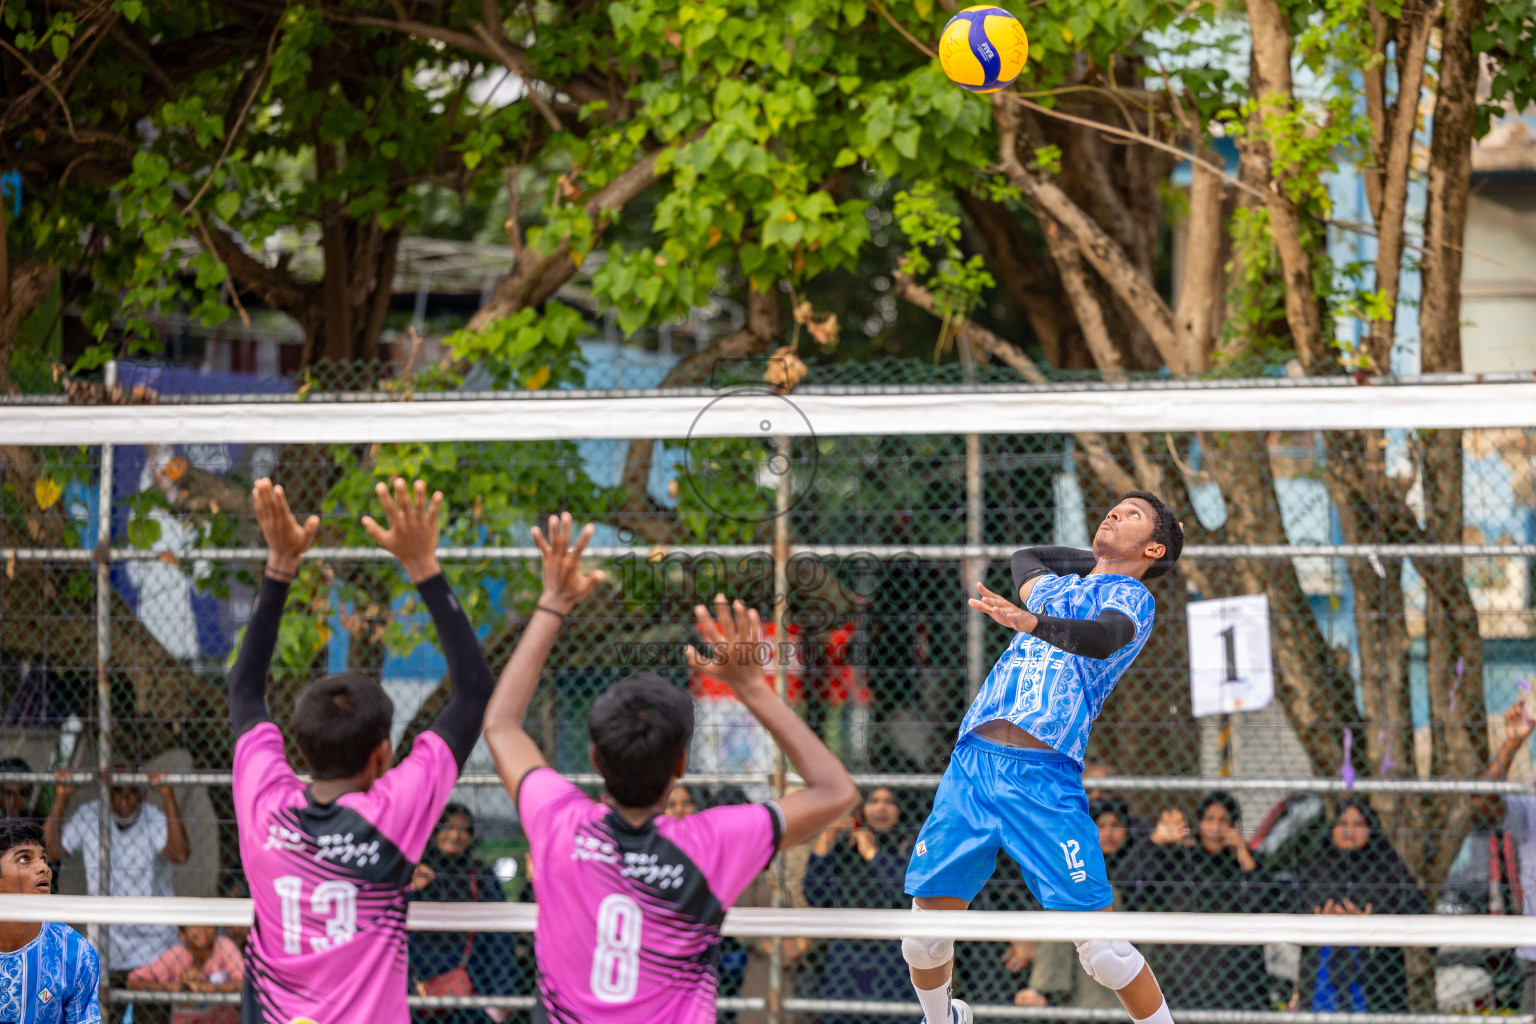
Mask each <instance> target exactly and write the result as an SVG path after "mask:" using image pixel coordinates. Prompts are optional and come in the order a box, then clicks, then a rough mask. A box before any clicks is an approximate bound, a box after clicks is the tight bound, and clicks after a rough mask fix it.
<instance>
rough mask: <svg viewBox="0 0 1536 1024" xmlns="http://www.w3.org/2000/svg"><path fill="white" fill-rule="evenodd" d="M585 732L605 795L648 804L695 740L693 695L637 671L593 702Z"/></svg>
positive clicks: (622, 804)
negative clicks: (589, 738)
mask: <svg viewBox="0 0 1536 1024" xmlns="http://www.w3.org/2000/svg"><path fill="white" fill-rule="evenodd" d="M587 735H588V736H589V737H591V739H592V750H593V760H594V761H595V762H596V766H597V770H598V772H599V773H601V774H602V776H603V784H604V785H606V786H607V787H608V794H609V795H610V796H612V797H613V799H614V801H615V802H616V803H618V805H619V806H620V807H649V806H651V805H652V804H654V803H655V802H656V801H658V800H660V799H661V797H662V794H664V793H665V792H666V791H667V783H669V782H671V781H672V769H673V767H674V766H676V764H677V759H678V758H679V757H681V756H682V755H683V754H685V753H687V751H688V744H689V742H690V741H691V740H692V739H693V699H692V698H691V697H689V696H688V691H687V690H684V689H682V688H681V687H678V686H676V685H675V684H673V683H671V682H669V681H668V680H666V679H663V678H662V677H661V676H659V675H657V674H656V673H654V672H636V673H635V674H634V675H631V676H626V677H625V678H623V679H621V680H619V681H618V682H616V683H614V684H613V685H612V686H610V687H608V689H606V690H604V691H603V693H602V694H601V695H600V696H599V697H598V698H597V700H595V701H593V702H592V710H591V711H590V712H589V713H588V714H587Z"/></svg>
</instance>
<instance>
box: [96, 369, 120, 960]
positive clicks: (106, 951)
mask: <svg viewBox="0 0 1536 1024" xmlns="http://www.w3.org/2000/svg"><path fill="white" fill-rule="evenodd" d="M106 386H107V390H108V392H110V391H111V390H112V389H113V388H114V387H116V386H117V362H116V360H112V361H109V362H108V363H107V373H106ZM112 471H113V450H112V445H110V444H104V445H102V446H101V470H100V491H99V493H98V495H97V503H96V773H97V778H98V779H100V780H101V781H100V783H99V790H98V796H97V815H96V820H97V832H96V840H97V852H96V858H97V859H96V891H97V892H98V893H100V894H101V895H103V896H109V895H111V893H112V870H111V858H112V818H111V803H112V801H111V798H110V797H111V790H110V772H111V770H112V677H111V672H110V669H109V666H110V664H111V658H112V477H113V472H112ZM107 939H108V934H107V928H106V926H105V925H92V926H91V935H90V940H91V943H92V944H93V945H94V946H95V947H96V949H97V950H98V951H99V953H100V955H101V957H102V960H103V962H104V965H107V966H110V964H111V959H112V950H111V947H110V944H109V943H108V941H107ZM101 980H102V984H103V985H106V984H107V970H103V971H102V972H101Z"/></svg>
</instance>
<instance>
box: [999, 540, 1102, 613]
mask: <svg viewBox="0 0 1536 1024" xmlns="http://www.w3.org/2000/svg"><path fill="white" fill-rule="evenodd" d="M1097 561H1098V559H1096V558H1094V556H1093V552H1092V551H1089V550H1088V549H1087V548H1063V547H1054V546H1046V547H1033V548H1020V549H1019V550H1018V551H1015V552H1014V553H1013V559H1012V562H1011V565H1010V567H1011V568H1012V570H1013V592H1014V593H1015V594H1017V595H1019V600H1020V601H1021V602H1024V601H1028V600H1029V592H1030V591H1031V590H1033V589H1034V586H1035V580H1037V579H1039V578H1040V577H1041V576H1047V575H1049V576H1087V575H1088V574H1089V573H1091V572H1093V567H1094V565H1095V564H1096V563H1097Z"/></svg>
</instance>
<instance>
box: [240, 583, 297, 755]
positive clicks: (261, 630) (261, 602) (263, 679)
mask: <svg viewBox="0 0 1536 1024" xmlns="http://www.w3.org/2000/svg"><path fill="white" fill-rule="evenodd" d="M287 601H288V584H286V583H284V582H282V581H281V580H274V579H273V578H272V577H270V576H268V575H267V574H266V573H262V576H261V590H260V592H259V593H258V594H257V596H256V606H255V607H254V608H252V609H251V621H250V622H249V623H247V624H246V627H245V639H244V640H243V641H241V643H240V656H239V657H238V658H236V659H235V667H234V668H233V669H231V670H230V673H229V732H230V736H231V737H232V738H234V739H237V740H238V739H239V738H240V737H241V736H244V735H245V734H246V733H247V732H249V731H250V730H251V729H252V728H253V727H255V726H257V725H260V724H261V723H262V722H269V721H271V718H270V717H269V716H268V714H267V670H268V669H269V668H271V666H272V651H273V649H274V648H275V647H276V646H277V627H278V625H279V624H280V623H281V622H282V621H283V605H284V604H285V603H286V602H287Z"/></svg>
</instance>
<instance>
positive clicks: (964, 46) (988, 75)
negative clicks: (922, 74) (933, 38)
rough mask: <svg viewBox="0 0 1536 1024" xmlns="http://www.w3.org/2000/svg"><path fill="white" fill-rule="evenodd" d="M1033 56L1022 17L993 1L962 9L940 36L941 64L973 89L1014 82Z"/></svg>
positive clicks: (953, 78)
mask: <svg viewBox="0 0 1536 1024" xmlns="http://www.w3.org/2000/svg"><path fill="white" fill-rule="evenodd" d="M1028 56H1029V37H1028V36H1026V35H1025V34H1024V26H1023V25H1021V24H1019V19H1018V18H1015V17H1014V16H1013V15H1011V14H1009V13H1008V12H1007V11H1005V10H1003V9H1002V8H1001V7H994V6H993V5H991V4H978V5H977V6H975V7H967V8H966V9H965V10H963V11H960V12H959V13H958V14H956V15H955V16H954V17H953V18H950V19H949V24H947V25H945V26H944V32H943V34H941V35H940V36H939V66H940V67H942V68H943V69H944V73H945V74H946V75H948V76H949V78H950V81H952V82H954V83H955V84H956V85H959V86H961V87H963V88H965V89H969V90H970V91H971V92H996V91H997V90H999V89H1002V88H1004V87H1006V86H1009V85H1012V84H1013V80H1014V79H1015V78H1018V77H1019V72H1021V71H1023V70H1024V61H1025V59H1026V58H1027V57H1028Z"/></svg>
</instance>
